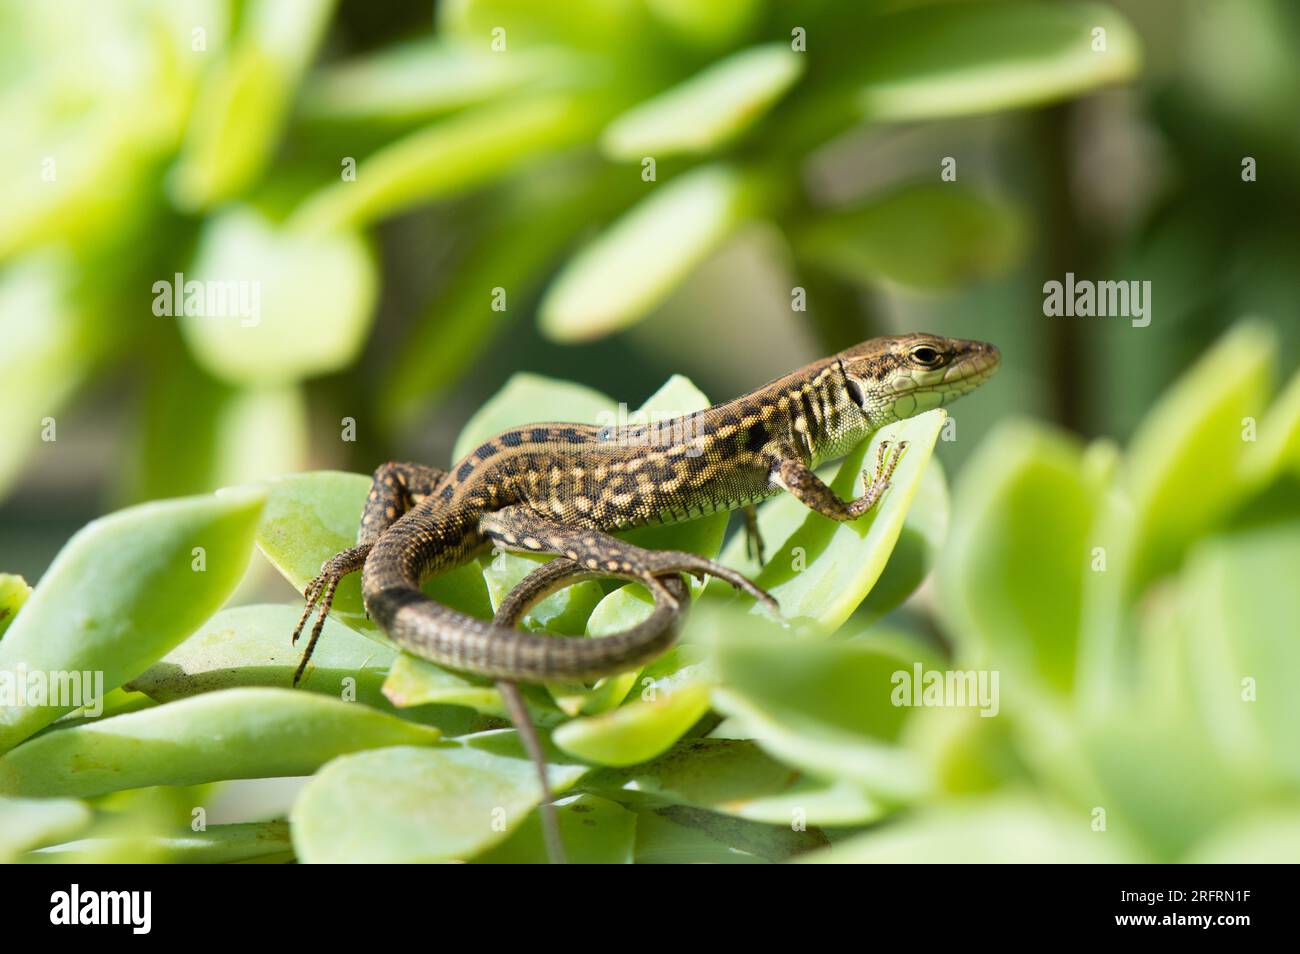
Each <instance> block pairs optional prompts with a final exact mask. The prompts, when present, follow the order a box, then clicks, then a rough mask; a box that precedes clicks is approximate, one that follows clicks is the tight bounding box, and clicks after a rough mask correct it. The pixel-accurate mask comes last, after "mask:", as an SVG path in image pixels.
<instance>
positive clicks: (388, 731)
mask: <svg viewBox="0 0 1300 954" xmlns="http://www.w3.org/2000/svg"><path fill="white" fill-rule="evenodd" d="M438 735H439V733H438V730H437V729H434V728H431V727H429V726H422V725H414V724H412V723H410V722H405V721H403V720H401V719H398V718H397V717H395V716H390V715H386V714H384V713H382V712H377V711H375V710H374V709H371V708H370V707H368V706H364V705H357V704H356V703H351V702H342V701H340V700H338V699H330V698H327V697H325V696H320V695H317V694H315V693H311V692H294V691H291V690H288V689H225V690H222V691H219V692H208V693H204V694H203V695H200V696H194V697H193V698H190V699H183V700H181V701H179V702H172V703H168V704H167V705H162V706H155V707H154V708H151V709H144V710H142V711H140V712H132V713H129V714H127V715H120V716H114V717H113V718H111V719H102V720H99V721H96V722H87V723H83V724H81V725H77V726H73V727H72V728H68V729H58V730H55V731H51V732H47V733H45V734H43V735H41V736H40V737H39V738H36V739H32V740H31V741H29V742H27V743H25V744H23V745H20V746H19V747H18V748H16V749H14V750H13V751H11V752H9V753H8V754H7V755H5V756H3V757H0V792H5V793H13V794H18V795H40V796H46V795H77V796H92V795H102V794H104V793H105V792H115V791H119V790H121V789H127V788H143V787H146V786H151V785H195V784H198V783H200V782H214V781H219V780H221V779H233V778H276V777H280V776H286V775H310V774H311V773H312V772H314V771H316V769H318V768H319V767H320V766H322V765H324V764H325V763H326V762H328V761H329V760H330V759H332V758H334V757H335V756H338V755H342V754H344V753H347V752H355V751H358V750H360V749H372V748H379V747H382V746H387V745H419V744H429V743H431V742H433V741H435V740H436V739H437V738H438Z"/></svg>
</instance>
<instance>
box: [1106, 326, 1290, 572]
mask: <svg viewBox="0 0 1300 954" xmlns="http://www.w3.org/2000/svg"><path fill="white" fill-rule="evenodd" d="M1276 347H1277V345H1276V341H1275V339H1274V335H1273V334H1272V332H1271V331H1269V330H1268V329H1267V328H1266V327H1265V326H1263V325H1254V324H1246V325H1241V326H1239V327H1238V328H1236V329H1235V330H1233V331H1231V332H1229V333H1228V334H1227V335H1226V336H1225V337H1224V338H1223V339H1222V340H1220V341H1219V342H1218V343H1217V344H1216V345H1215V346H1214V347H1213V348H1212V349H1211V350H1210V351H1209V352H1207V353H1206V354H1205V355H1204V356H1203V357H1202V358H1201V359H1200V360H1199V361H1198V362H1197V363H1196V365H1195V366H1194V367H1193V368H1192V369H1191V370H1190V371H1188V372H1187V374H1185V375H1184V376H1183V377H1182V378H1181V379H1180V380H1179V381H1178V382H1176V383H1175V384H1174V386H1173V387H1172V388H1170V390H1169V391H1168V393H1167V394H1165V395H1164V396H1163V397H1162V398H1161V400H1160V402H1159V404H1157V405H1156V407H1155V408H1153V409H1152V410H1151V412H1150V413H1149V414H1148V415H1147V418H1146V420H1145V421H1144V422H1143V424H1142V427H1141V428H1140V429H1139V431H1138V432H1137V433H1136V434H1134V436H1133V441H1132V444H1131V446H1130V448H1129V453H1128V462H1127V466H1126V468H1125V470H1126V473H1125V475H1124V479H1125V484H1126V486H1127V489H1128V490H1129V493H1130V494H1131V496H1132V500H1133V513H1132V515H1131V516H1130V517H1128V518H1127V519H1128V520H1130V521H1131V522H1132V523H1133V524H1134V528H1133V531H1132V533H1133V536H1134V537H1135V539H1136V547H1137V551H1136V553H1134V554H1133V568H1132V570H1131V571H1130V573H1129V574H1128V576H1129V581H1130V585H1132V586H1137V585H1140V584H1141V583H1143V582H1145V581H1147V580H1150V579H1152V578H1153V577H1154V576H1155V575H1156V574H1158V573H1160V572H1162V571H1165V570H1168V569H1170V568H1171V567H1172V566H1174V565H1175V562H1176V559H1177V556H1178V554H1180V553H1181V552H1182V550H1183V549H1184V548H1185V547H1186V544H1187V542H1188V541H1189V540H1192V539H1195V538H1196V537H1198V536H1200V535H1202V534H1203V533H1204V532H1205V531H1206V530H1207V529H1208V528H1210V527H1211V526H1213V525H1214V523H1215V522H1216V521H1217V520H1218V519H1219V518H1220V517H1221V516H1222V515H1223V514H1225V513H1226V512H1227V511H1228V510H1229V509H1230V508H1231V506H1232V505H1233V504H1234V503H1236V502H1237V501H1238V500H1239V499H1240V497H1241V495H1242V493H1243V492H1244V487H1243V485H1242V481H1241V479H1240V476H1239V467H1240V461H1241V458H1242V456H1243V455H1244V453H1245V449H1246V447H1247V446H1248V445H1247V444H1246V443H1245V442H1243V440H1242V427H1243V421H1244V419H1245V418H1247V417H1251V418H1255V419H1258V418H1259V416H1260V415H1261V413H1262V412H1263V410H1264V405H1265V402H1266V399H1267V395H1268V392H1269V387H1270V382H1271V380H1272V377H1273V374H1272V370H1273V354H1274V351H1275V350H1276Z"/></svg>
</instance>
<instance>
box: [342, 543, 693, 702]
mask: <svg viewBox="0 0 1300 954" xmlns="http://www.w3.org/2000/svg"><path fill="white" fill-rule="evenodd" d="M397 536H398V535H397V534H393V533H392V532H391V531H390V532H389V534H388V535H386V536H385V537H383V538H381V540H380V541H379V542H378V543H377V544H376V545H375V548H374V550H373V551H372V552H371V554H370V557H369V559H368V560H367V561H366V566H365V571H364V577H363V592H364V594H365V604H366V610H367V611H368V612H369V613H370V616H371V618H372V619H374V620H375V622H376V623H378V625H379V627H380V628H381V629H382V630H383V631H384V632H385V633H387V634H388V636H389V638H390V639H392V640H393V642H395V643H396V644H397V645H398V646H400V647H401V648H402V649H404V650H406V651H407V652H409V653H412V654H413V655H416V656H419V657H421V658H422V659H428V660H429V661H431V662H435V663H438V664H439V665H443V666H448V667H451V668H453V669H464V670H467V671H470V672H474V673H476V674H478V675H482V676H489V677H491V678H493V679H511V680H520V681H524V682H575V681H585V680H588V679H596V678H599V677H601V676H607V675H610V674H611V673H615V672H621V671H625V670H628V669H633V668H635V667H637V666H639V665H641V664H642V663H645V662H649V661H650V660H651V659H654V658H655V657H656V656H658V655H660V654H661V653H662V652H663V651H664V650H666V649H667V648H668V647H669V646H671V645H672V644H673V642H674V641H675V640H676V638H677V633H678V630H679V628H680V622H681V616H682V607H683V606H684V604H685V600H686V587H685V584H684V583H683V582H682V580H681V578H680V576H678V575H676V574H672V575H665V576H663V577H662V578H661V579H660V580H659V581H658V582H659V583H661V584H662V585H659V586H651V587H650V589H651V591H652V593H653V595H654V609H653V610H652V611H651V613H650V615H649V616H647V617H646V618H645V619H644V620H642V621H641V622H640V623H638V624H637V625H635V626H632V627H630V628H628V629H626V630H624V631H623V632H620V633H615V634H612V635H610V636H603V637H601V638H600V639H569V638H564V637H557V636H544V635H538V634H536V633H527V632H523V631H520V630H518V629H514V628H512V627H507V626H502V625H500V624H498V623H496V622H488V621H486V620H481V619H477V618H475V617H473V616H469V615H467V614H465V613H461V612H459V611H458V610H454V609H451V608H450V607H448V606H444V605H442V604H441V603H438V602H436V601H435V600H432V599H430V598H429V597H428V596H426V595H425V594H424V593H423V592H421V590H420V588H419V583H420V580H419V571H418V569H417V568H416V567H414V566H412V565H410V564H409V562H408V560H407V559H404V558H403V557H404V554H405V553H409V552H411V551H410V550H408V549H407V548H405V547H403V546H402V542H401V541H400V540H398V539H394V538H395V537H397ZM602 576H603V577H609V576H620V577H624V578H627V579H633V580H637V581H639V582H645V581H644V580H642V579H641V577H639V576H637V575H635V574H634V573H619V572H610V571H609V570H601V571H600V572H594V571H591V570H588V569H586V568H585V567H582V566H580V565H578V564H576V563H574V562H573V561H572V560H568V559H566V558H564V557H557V558H556V559H554V560H552V561H550V562H549V563H545V564H543V565H542V566H540V567H538V568H537V569H536V570H534V571H533V572H532V573H530V574H529V575H528V576H527V577H525V578H524V580H523V581H522V582H521V583H520V584H519V585H518V586H516V587H515V588H514V589H513V590H512V591H511V592H510V594H509V595H508V596H507V597H506V599H505V601H503V602H502V605H501V607H500V608H499V610H498V613H497V616H498V618H519V616H521V615H522V614H523V612H525V611H526V610H527V608H528V607H529V606H532V605H533V604H534V603H536V602H537V601H539V600H541V599H543V598H545V597H546V596H548V595H550V594H551V593H554V592H555V591H557V590H560V589H563V588H564V587H566V586H570V585H572V584H573V583H577V582H580V581H581V580H584V579H591V578H594V577H602Z"/></svg>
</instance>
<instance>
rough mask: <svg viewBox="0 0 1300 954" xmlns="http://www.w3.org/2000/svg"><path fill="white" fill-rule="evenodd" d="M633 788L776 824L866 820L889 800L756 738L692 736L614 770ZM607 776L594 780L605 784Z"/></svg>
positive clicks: (615, 779) (625, 788)
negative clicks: (783, 757)
mask: <svg viewBox="0 0 1300 954" xmlns="http://www.w3.org/2000/svg"><path fill="white" fill-rule="evenodd" d="M608 778H609V779H610V781H611V783H612V784H614V785H617V787H618V789H619V790H620V791H621V792H622V793H624V794H626V793H637V794H638V795H643V796H646V797H648V798H650V799H654V800H662V801H667V802H672V803H677V804H684V805H691V806H694V807H696V808H704V809H708V810H709V811H715V812H721V813H722V814H724V815H734V816H736V817H738V818H746V819H749V820H750V821H757V822H765V823H768V824H774V825H786V826H791V825H795V824H799V823H802V824H806V825H861V824H866V823H867V822H871V821H875V820H876V819H878V818H879V817H880V816H881V815H883V814H884V811H885V809H884V807H883V806H882V805H881V804H880V803H878V802H877V801H875V800H874V799H872V798H871V797H870V796H869V795H867V794H866V793H864V792H863V791H862V790H861V789H860V788H857V787H856V786H854V785H851V784H848V783H844V782H823V781H820V780H816V779H809V778H807V777H804V776H802V775H801V774H800V773H799V772H798V771H797V770H795V769H792V768H790V767H789V766H787V765H783V764H781V763H780V762H778V761H776V760H775V759H773V758H772V757H771V756H769V755H767V754H766V753H765V752H763V750H762V749H761V748H760V747H759V746H758V745H756V744H755V743H753V742H750V741H741V740H736V739H686V740H683V741H681V742H678V743H677V744H676V745H675V746H674V747H673V748H672V749H670V750H669V751H668V752H666V753H665V754H664V755H661V756H660V757H659V758H657V759H655V760H654V761H652V762H647V763H645V764H643V765H639V766H636V767H635V768H632V769H628V770H625V771H618V772H614V771H611V772H609V773H608ZM603 782H604V778H603V777H597V778H593V779H591V780H590V781H589V783H588V784H590V785H593V786H598V787H599V786H600V785H601V784H602V783H603Z"/></svg>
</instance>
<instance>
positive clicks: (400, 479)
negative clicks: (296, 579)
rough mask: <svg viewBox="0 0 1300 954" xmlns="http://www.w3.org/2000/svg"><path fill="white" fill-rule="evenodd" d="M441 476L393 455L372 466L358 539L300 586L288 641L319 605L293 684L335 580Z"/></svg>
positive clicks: (358, 564) (359, 563)
mask: <svg viewBox="0 0 1300 954" xmlns="http://www.w3.org/2000/svg"><path fill="white" fill-rule="evenodd" d="M444 476H446V471H442V470H439V469H438V468H436V467H425V466H424V465H423V464H409V463H399V462H395V461H389V462H388V463H386V464H382V465H380V467H379V468H378V469H377V470H375V473H374V475H373V476H372V477H371V478H370V493H369V494H368V495H367V496H366V505H365V507H364V508H363V509H362V511H361V526H360V527H359V528H358V530H357V545H356V546H354V547H348V549H346V550H343V551H341V552H339V553H336V554H334V556H332V557H330V558H329V559H328V560H326V561H325V562H324V564H322V565H321V568H320V573H319V574H317V575H316V576H315V577H314V578H313V579H312V580H311V582H309V583H308V584H307V586H306V588H305V589H304V590H303V598H304V599H305V600H306V601H307V605H306V606H305V607H304V608H303V611H302V616H300V617H299V618H298V625H297V626H295V627H294V629H293V636H292V638H291V640H290V642H292V643H293V644H294V645H297V644H298V637H299V636H301V635H302V630H303V627H304V626H306V625H307V620H308V619H310V618H311V614H312V611H313V610H316V611H317V613H316V622H315V624H313V626H312V628H311V636H310V637H309V638H308V640H307V648H306V649H305V650H303V654H302V659H301V660H299V662H298V668H297V669H295V670H294V673H293V683H292V685H294V686H297V685H298V683H299V682H300V681H301V680H302V676H303V673H305V672H306V671H307V663H308V662H310V661H311V655H312V653H313V652H314V651H315V649H316V641H317V640H319V639H320V634H321V631H322V630H323V629H324V628H325V618H326V617H327V616H328V615H329V611H330V605H331V604H332V603H333V602H334V592H335V590H336V589H337V588H338V585H339V580H341V579H343V577H345V576H347V575H348V574H349V573H355V572H356V571H357V570H360V569H361V568H362V567H363V566H365V565H366V557H367V556H369V555H370V548H371V547H372V546H374V544H375V541H376V540H378V539H379V538H380V536H382V535H383V532H384V531H385V530H387V529H388V528H389V527H391V526H392V525H393V524H394V523H396V522H397V521H398V520H399V519H401V517H402V515H403V514H405V513H406V512H407V511H408V510H410V509H411V508H412V507H414V506H415V505H416V504H418V503H419V502H420V501H421V500H423V499H424V498H425V497H426V496H428V495H429V494H431V493H432V492H433V489H434V487H435V486H437V484H438V483H439V481H441V480H442V478H443V477H444Z"/></svg>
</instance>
